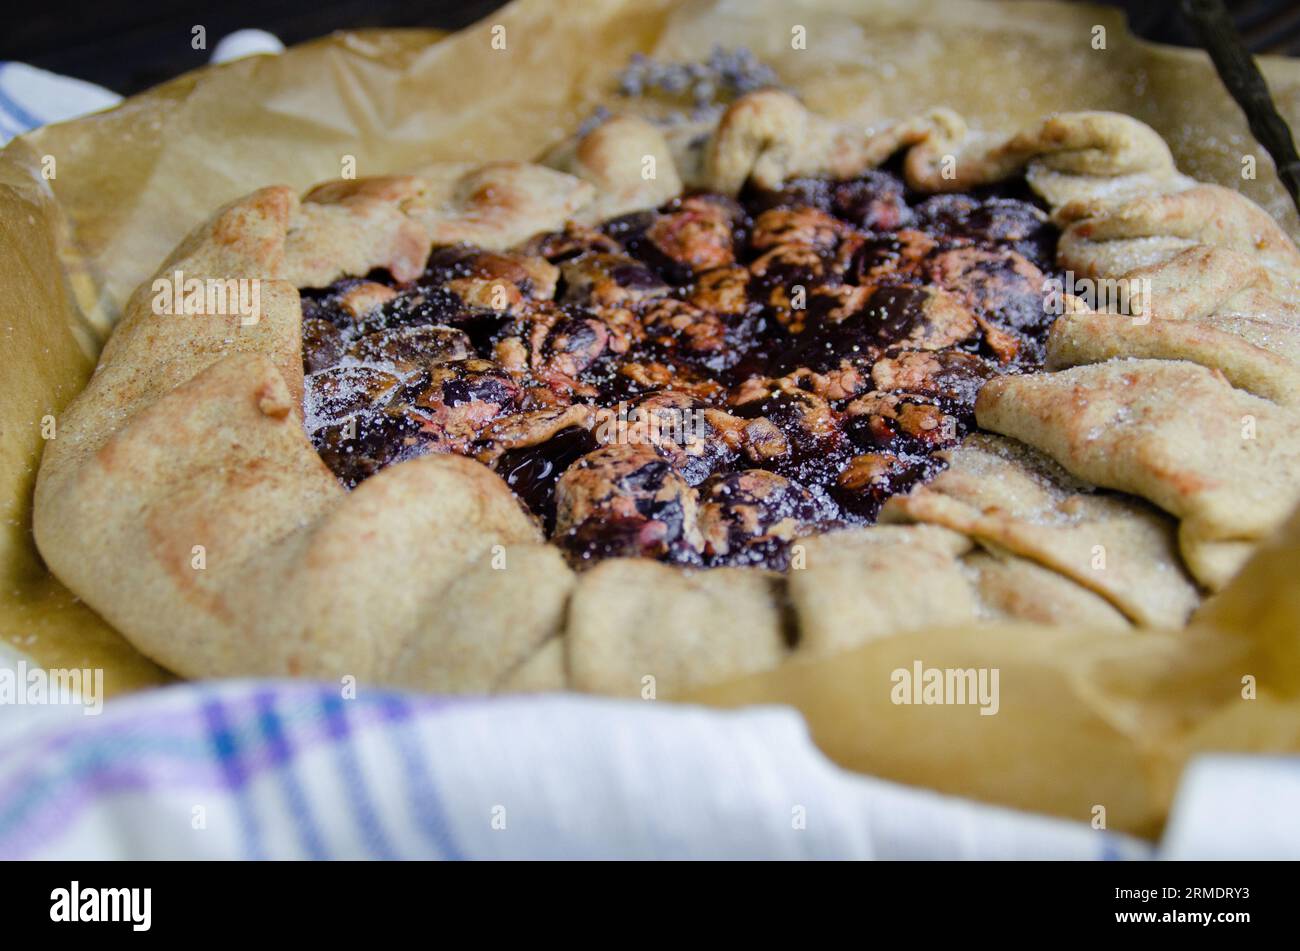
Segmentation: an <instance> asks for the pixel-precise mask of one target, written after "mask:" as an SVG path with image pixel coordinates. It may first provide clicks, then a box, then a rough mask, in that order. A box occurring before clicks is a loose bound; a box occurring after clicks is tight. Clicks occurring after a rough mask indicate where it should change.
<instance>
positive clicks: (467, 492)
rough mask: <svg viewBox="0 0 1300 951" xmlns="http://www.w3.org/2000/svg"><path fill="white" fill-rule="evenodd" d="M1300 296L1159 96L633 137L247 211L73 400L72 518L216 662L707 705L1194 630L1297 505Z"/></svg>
mask: <svg viewBox="0 0 1300 951" xmlns="http://www.w3.org/2000/svg"><path fill="white" fill-rule="evenodd" d="M1298 276H1300V252H1298V251H1297V249H1296V247H1295V245H1294V244H1293V243H1292V242H1291V240H1290V239H1289V238H1288V237H1287V235H1286V233H1285V232H1284V231H1283V230H1282V229H1281V228H1280V227H1279V226H1278V224H1277V223H1276V222H1275V221H1273V219H1272V218H1271V217H1270V216H1269V215H1268V214H1266V213H1265V212H1264V211H1263V210H1262V209H1260V208H1259V207H1257V206H1256V205H1254V204H1252V203H1251V202H1250V201H1249V200H1247V199H1246V198H1244V197H1243V196H1241V195H1239V194H1238V193H1236V192H1234V191H1232V190H1231V189H1228V188H1224V187H1221V186H1218V185H1211V184H1203V183H1199V182H1196V181H1194V180H1192V179H1189V178H1187V177H1185V176H1183V175H1181V174H1179V172H1178V171H1177V170H1176V168H1175V166H1174V163H1173V160H1172V158H1171V155H1170V152H1169V149H1168V147H1167V146H1166V145H1165V143H1164V142H1163V141H1162V140H1161V138H1160V137H1159V136H1158V135H1157V134H1156V133H1155V132H1154V131H1152V130H1151V129H1150V128H1148V127H1147V126H1145V125H1143V124H1142V123H1141V122H1139V121H1137V120H1135V119H1133V118H1130V117H1127V116H1123V115H1118V114H1113V113H1071V114H1061V115H1054V116H1051V117H1048V118H1046V119H1044V120H1042V121H1041V122H1039V123H1037V124H1035V125H1034V126H1033V127H1031V128H1028V129H1025V130H1022V131H1020V132H1018V133H1015V134H1012V135H1009V136H1008V135H1001V136H999V135H995V134H992V133H976V132H974V131H972V130H968V129H967V127H966V125H965V123H964V122H963V121H962V120H961V118H960V117H958V116H957V115H955V114H953V113H951V112H949V111H947V110H934V111H932V112H929V113H926V114H924V115H919V116H916V117H913V118H910V119H907V120H905V121H901V122H898V123H894V124H892V125H886V126H882V127H880V128H878V129H876V130H874V131H867V130H864V129H863V128H861V127H857V126H853V125H850V124H846V123H840V122H836V121H832V120H830V119H827V118H824V117H821V116H818V115H815V114H813V113H812V112H810V111H808V110H807V109H806V108H805V107H804V106H803V105H802V104H801V103H800V102H799V101H798V99H797V98H796V97H795V96H793V95H792V94H790V93H788V92H785V91H781V90H776V89H762V90H758V91H754V92H749V93H747V94H745V95H742V96H740V97H739V98H737V99H736V100H735V101H734V102H732V103H731V104H730V106H729V107H728V108H727V109H726V110H725V112H723V113H722V114H721V115H720V116H715V117H710V118H709V119H707V120H705V121H701V122H695V123H679V124H677V125H674V126H664V125H661V124H657V123H655V122H652V121H650V120H649V119H647V118H643V117H638V116H635V115H615V116H603V117H601V121H599V123H598V124H595V127H594V128H590V129H585V130H583V131H582V132H581V133H579V134H575V135H574V136H572V137H571V138H569V139H567V140H566V141H564V142H561V143H559V144H558V145H557V146H556V147H555V148H554V149H553V150H552V151H551V152H550V153H548V154H547V155H546V156H544V157H543V158H542V159H541V160H540V161H539V162H538V163H536V164H528V163H521V162H493V163H488V164H482V165H475V164H439V165H434V166H429V167H427V168H421V169H416V170H414V171H412V172H411V173H410V174H400V175H390V176H385V177H382V178H370V179H355V180H339V181H334V182H329V183H326V184H323V185H319V186H317V187H315V188H313V189H311V190H310V191H309V192H307V194H306V195H304V196H303V197H301V198H299V197H298V196H297V195H296V194H295V193H294V191H293V190H291V189H289V188H287V187H270V188H264V189H261V190H260V191H257V192H254V193H253V194H252V195H249V196H247V197H246V198H242V199H240V200H238V201H236V202H233V203H232V204H230V205H228V206H226V207H225V208H223V209H221V210H220V211H218V212H217V213H216V214H215V215H214V216H213V217H212V219H211V220H209V221H208V222H207V223H205V224H203V225H202V226H201V227H199V228H197V229H196V230H195V231H193V232H192V233H191V234H190V235H189V237H187V238H186V239H185V240H184V242H183V243H182V244H181V245H180V246H179V247H178V248H177V249H176V251H175V252H174V253H173V254H172V255H171V257H170V258H169V259H168V260H167V261H165V262H164V263H163V264H162V266H161V267H160V268H159V269H158V271H157V273H156V274H155V276H154V278H153V279H151V280H150V281H147V282H146V283H145V284H144V285H142V286H141V287H140V289H139V290H138V291H137V292H136V294H135V295H134V297H133V298H132V299H131V301H130V303H129V305H128V306H127V308H126V312H125V314H124V316H123V318H122V320H121V322H120V323H119V324H118V326H117V328H116V330H115V332H114V334H113V336H112V338H111V339H110V340H109V341H108V344H107V346H106V347H105V348H104V352H103V355H102V357H101V359H100V362H99V366H98V368H97V370H96V372H95V375H94V376H93V378H92V379H91V381H90V383H89V384H88V386H87V387H86V389H85V391H84V392H83V393H82V394H81V396H80V397H78V398H77V399H76V400H75V402H74V403H73V404H72V405H71V406H69V407H68V409H67V410H66V411H65V412H64V414H63V415H62V416H61V418H60V426H59V436H58V438H57V439H56V440H52V441H51V442H49V444H48V446H47V448H46V451H45V457H44V460H43V462H42V465H41V470H40V475H39V481H38V486H37V495H36V508H35V533H36V539H37V542H38V544H39V547H40V550H41V552H42V554H43V556H44V557H45V559H46V561H47V562H48V564H49V565H50V567H51V569H52V570H53V571H54V573H55V574H56V575H57V576H58V577H59V578H60V579H62V580H63V581H64V582H65V583H66V584H67V585H68V587H69V588H71V589H72V591H74V592H75V593H76V594H77V595H79V596H80V597H81V598H83V599H84V600H85V601H86V602H87V603H88V604H89V605H90V606H91V607H93V608H94V609H95V610H96V611H98V612H99V613H100V614H102V615H103V616H104V618H106V619H107V620H108V621H109V622H110V623H112V624H113V625H114V626H116V627H117V628H118V629H119V630H121V631H122V633H123V634H125V635H126V637H128V638H129V639H130V640H131V641H132V642H133V643H134V644H135V645H136V646H137V647H138V648H139V649H140V650H142V651H143V652H144V653H145V654H147V655H149V656H150V657H152V658H154V659H156V660H157V661H158V662H159V663H161V664H162V665H164V666H165V667H167V668H169V669H171V670H173V671H176V672H177V673H180V674H182V675H185V676H190V677H216V676H244V675H301V676H313V677H327V678H338V677H342V676H349V675H351V676H355V677H357V678H358V679H359V680H361V681H363V682H367V683H373V684H385V685H396V686H405V687H413V688H418V689H423V690H436V691H517V690H547V689H573V690H583V691H594V692H602V693H612V694H631V695H645V693H646V690H647V685H653V687H652V689H653V690H654V691H655V693H656V694H657V695H661V696H667V695H672V694H675V693H680V692H682V691H685V690H689V689H690V688H693V687H696V686H700V685H703V684H708V683H713V682H717V681H722V680H726V679H729V678H733V677H737V676H741V675H744V674H747V673H751V672H755V671H760V670H765V669H769V668H772V667H775V666H777V665H780V664H783V663H787V662H792V661H793V662H797V661H798V660H799V659H800V658H805V657H807V658H812V657H822V656H827V655H830V654H833V653H836V652H840V651H845V650H850V649H852V648H854V647H855V646H858V645H861V644H862V643H864V642H866V641H867V640H869V639H872V638H880V637H885V636H890V635H895V634H902V633H905V632H907V631H908V630H913V629H919V628H923V627H928V626H933V625H969V626H972V627H973V626H974V625H976V624H979V623H983V622H990V621H1005V620H1020V621H1030V622H1037V623H1043V624H1069V625H1073V626H1076V627H1080V628H1089V629H1094V630H1096V631H1097V635H1098V636H1116V635H1120V636H1123V635H1125V634H1126V633H1131V632H1133V631H1134V630H1136V629H1139V628H1143V627H1163V628H1171V627H1179V626H1182V625H1184V624H1185V623H1186V622H1187V620H1188V618H1189V617H1190V616H1191V615H1192V613H1193V612H1194V611H1195V610H1196V609H1197V607H1198V606H1199V604H1200V603H1201V602H1202V600H1203V599H1204V598H1205V597H1207V596H1208V595H1210V594H1212V593H1213V592H1215V591H1217V590H1219V589H1220V588H1222V587H1223V586H1224V585H1225V584H1226V583H1227V582H1228V581H1229V579H1231V578H1232V576H1233V575H1234V574H1235V573H1236V571H1237V570H1238V569H1239V568H1240V566H1241V565H1242V564H1243V563H1244V562H1245V561H1246V560H1247V559H1248V558H1249V557H1250V555H1251V553H1252V551H1253V550H1254V548H1255V547H1256V545H1257V544H1258V543H1259V542H1260V541H1261V540H1262V539H1264V538H1265V537H1267V536H1268V535H1269V534H1270V533H1271V532H1272V531H1274V529H1276V528H1277V527H1278V526H1279V524H1280V523H1281V522H1282V521H1283V520H1284V519H1285V518H1286V517H1287V515H1288V514H1289V513H1290V512H1291V510H1292V509H1293V508H1294V507H1295V505H1296V503H1297V502H1298V501H1300V411H1298V410H1297V406H1298V405H1300V287H1298V286H1297V277H1298ZM160 300H162V301H163V302H164V303H167V302H172V301H180V302H181V306H180V307H179V308H177V307H164V308H160V307H159V301H160ZM214 300H215V301H216V304H215V305H214V303H213V302H214ZM972 636H977V635H976V634H974V633H973V634H972Z"/></svg>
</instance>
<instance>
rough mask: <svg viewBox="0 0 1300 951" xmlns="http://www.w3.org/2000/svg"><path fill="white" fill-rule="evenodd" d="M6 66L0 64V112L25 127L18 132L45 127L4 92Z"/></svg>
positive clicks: (5, 64)
mask: <svg viewBox="0 0 1300 951" xmlns="http://www.w3.org/2000/svg"><path fill="white" fill-rule="evenodd" d="M8 65H9V64H8V63H0V110H3V111H4V112H7V113H9V115H11V116H13V118H14V119H15V120H17V121H18V122H19V123H22V124H23V125H24V126H25V128H23V129H20V130H19V131H20V132H26V131H27V130H28V129H34V128H36V127H37V126H38V125H45V120H44V119H41V118H38V117H37V116H35V115H33V114H32V113H30V112H28V111H27V110H26V109H25V108H23V106H22V105H21V104H19V103H18V102H17V101H16V100H15V99H13V97H11V96H9V95H8V94H7V93H6V92H5V90H4V74H5V67H6V66H8Z"/></svg>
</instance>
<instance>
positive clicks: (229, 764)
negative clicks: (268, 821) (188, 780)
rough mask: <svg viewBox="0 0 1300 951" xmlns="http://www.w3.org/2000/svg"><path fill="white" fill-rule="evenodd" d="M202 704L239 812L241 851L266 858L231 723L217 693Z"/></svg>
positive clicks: (218, 760) (205, 718)
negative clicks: (242, 844) (242, 840)
mask: <svg viewBox="0 0 1300 951" xmlns="http://www.w3.org/2000/svg"><path fill="white" fill-rule="evenodd" d="M201 706H202V710H203V718H204V720H205V721H206V723H207V729H208V739H209V740H210V742H211V744H212V749H213V751H214V752H215V753H216V755H217V762H218V764H219V765H220V767H221V771H222V775H223V776H224V777H225V782H226V789H227V791H228V792H229V793H230V796H231V798H232V799H234V801H235V807H236V809H237V810H238V812H239V825H240V830H241V832H242V833H243V839H244V854H245V855H246V856H247V857H248V858H250V859H260V858H265V853H264V852H263V849H262V836H261V834H260V831H259V828H258V824H257V814H256V813H255V812H254V811H253V808H252V803H250V802H249V801H248V795H247V791H246V790H245V788H244V786H245V781H246V780H247V778H248V777H247V775H246V774H245V772H244V767H243V764H242V763H241V762H240V748H239V744H238V742H237V741H236V740H235V734H234V731H232V730H231V729H230V723H229V721H228V719H227V717H226V708H225V706H224V704H222V702H221V698H220V696H218V695H217V694H215V693H212V694H209V696H208V699H207V700H205V701H204V702H203V703H202V705H201Z"/></svg>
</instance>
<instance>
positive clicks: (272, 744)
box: [254, 690, 327, 859]
mask: <svg viewBox="0 0 1300 951" xmlns="http://www.w3.org/2000/svg"><path fill="white" fill-rule="evenodd" d="M275 698H276V692H275V691H274V690H259V691H258V692H257V694H256V695H255V696H254V705H255V707H256V709H257V722H258V725H259V726H260V727H261V731H262V736H263V737H264V738H265V739H266V742H267V744H268V746H269V748H270V750H271V756H272V762H273V763H274V765H275V770H276V772H277V773H278V774H279V778H280V789H281V790H282V791H283V793H284V798H285V800H286V802H287V804H288V806H289V815H290V816H292V817H293V822H294V824H295V825H296V826H297V829H298V837H299V838H300V839H301V840H302V846H303V849H304V851H306V853H307V854H308V855H309V856H311V857H312V858H313V859H323V858H326V857H327V856H326V852H325V844H324V841H323V840H322V839H321V834H320V830H319V828H318V827H317V825H316V819H315V817H314V815H313V814H312V810H311V804H310V803H309V802H308V800H307V795H306V793H304V792H303V788H302V784H301V783H300V782H299V781H298V774H297V772H296V771H295V770H294V760H295V756H296V754H297V751H296V750H295V749H294V746H293V743H292V742H291V741H290V738H289V737H290V734H289V733H288V732H286V731H285V729H284V721H283V720H282V719H281V718H280V714H279V711H277V710H276V708H275Z"/></svg>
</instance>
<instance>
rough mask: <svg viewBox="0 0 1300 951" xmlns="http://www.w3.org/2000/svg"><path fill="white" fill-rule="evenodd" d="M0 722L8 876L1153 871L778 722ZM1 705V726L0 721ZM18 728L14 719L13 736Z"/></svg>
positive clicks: (318, 718) (274, 712)
mask: <svg viewBox="0 0 1300 951" xmlns="http://www.w3.org/2000/svg"><path fill="white" fill-rule="evenodd" d="M15 710H26V711H27V716H24V717H22V718H21V720H20V721H19V722H16V723H10V725H9V726H8V727H7V728H6V727H3V726H0V858H6V859H9V858H65V859H70V858H76V859H88V858H93V859H106V858H150V859H153V858H196V859H197V858H204V859H238V858H275V859H294V858H315V859H323V858H376V859H393V858H403V859H416V858H428V859H456V858H472V859H494V858H591V859H601V858H640V859H652V858H654V859H692V858H777V859H798V858H846V859H866V858H947V857H954V858H996V859H1002V858H1006V859H1010V858H1071V859H1138V858H1147V857H1150V856H1151V854H1152V851H1151V849H1150V847H1149V846H1147V845H1146V844H1145V843H1141V842H1138V841H1136V840H1133V839H1130V838H1126V837H1124V836H1120V835H1114V834H1111V833H1107V832H1099V831H1096V830H1093V829H1092V828H1090V827H1089V826H1088V825H1086V824H1083V823H1073V822H1066V821H1062V820H1058V819H1051V818H1045V817H1041V816H1033V815H1026V814H1021V813H1016V812H1013V811H1010V810H1005V809H999V808H994V807H990V806H985V805H980V804H976V803H972V802H967V801H964V800H960V799H955V798H951V797H946V796H941V795H938V794H935V793H931V792H926V791H923V790H918V789H912V788H908V787H904V786H900V785H897V784H894V783H890V782H885V781H883V780H879V779H872V778H869V777H864V776H858V775H855V774H851V773H847V772H845V771H843V770H840V769H838V768H837V767H835V766H834V765H832V764H831V763H830V762H829V761H827V760H826V759H825V758H824V757H823V756H822V755H821V754H820V753H819V752H818V751H817V750H816V748H815V747H814V746H813V745H812V743H811V742H810V741H809V738H808V735H807V731H806V729H805V726H804V723H803V721H802V720H801V719H800V718H799V716H798V715H797V714H796V713H795V712H793V711H791V710H789V709H782V708H776V707H769V708H756V709H750V710H745V711H739V712H718V711H714V710H707V709H704V708H700V707H691V706H683V705H674V704H665V703H659V702H652V701H622V700H609V699H600V698H593V697H580V696H574V695H554V696H537V697H505V698H492V699H489V698H455V699H449V698H430V697H419V696H414V695H407V694H400V693H391V692H375V693H365V692H363V693H362V694H361V695H360V696H358V697H357V698H355V699H343V697H342V696H341V690H340V688H339V687H337V686H333V685H325V684H307V683H302V682H284V681H233V682H225V683H219V684H189V685H182V686H176V687H169V688H165V689H161V690H154V691H150V692H147V693H142V694H136V695H132V696H128V697H124V698H121V699H119V700H116V701H112V702H110V703H109V704H108V705H107V706H106V707H104V708H103V712H102V714H101V715H99V716H86V715H83V713H82V711H81V710H80V708H78V707H72V706H63V707H53V706H45V707H31V708H8V711H7V712H8V713H10V714H12V713H13V712H14V711H15ZM4 716H6V708H2V707H0V717H4ZM10 719H14V718H12V717H11V718H10Z"/></svg>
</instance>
